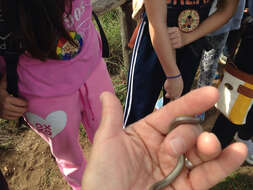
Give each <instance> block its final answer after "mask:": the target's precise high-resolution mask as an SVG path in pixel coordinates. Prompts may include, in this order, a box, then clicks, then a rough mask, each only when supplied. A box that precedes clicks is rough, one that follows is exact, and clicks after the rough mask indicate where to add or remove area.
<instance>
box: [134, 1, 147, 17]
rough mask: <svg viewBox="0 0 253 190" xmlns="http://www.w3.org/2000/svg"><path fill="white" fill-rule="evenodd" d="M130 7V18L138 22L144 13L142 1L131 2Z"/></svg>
mask: <svg viewBox="0 0 253 190" xmlns="http://www.w3.org/2000/svg"><path fill="white" fill-rule="evenodd" d="M132 6H133V13H132V18H133V19H135V20H139V19H140V18H141V14H142V13H143V12H144V0H133V4H132Z"/></svg>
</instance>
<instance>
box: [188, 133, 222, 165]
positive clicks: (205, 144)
mask: <svg viewBox="0 0 253 190" xmlns="http://www.w3.org/2000/svg"><path fill="white" fill-rule="evenodd" d="M221 151H222V149H221V145H220V142H219V140H218V138H217V137H216V136H215V135H214V134H213V133H208V132H204V133H202V134H201V135H200V136H199V138H198V140H197V143H196V147H195V148H194V149H192V150H191V151H189V152H187V154H186V156H187V158H188V160H189V161H191V163H192V164H193V165H194V166H197V165H199V164H201V163H203V162H207V161H209V160H212V159H214V158H216V157H217V156H218V155H219V154H220V153H221Z"/></svg>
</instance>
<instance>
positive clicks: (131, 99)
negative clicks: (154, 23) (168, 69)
mask: <svg viewBox="0 0 253 190" xmlns="http://www.w3.org/2000/svg"><path fill="white" fill-rule="evenodd" d="M165 79H166V78H165V74H164V72H163V69H162V67H161V65H160V63H159V60H158V58H157V56H156V54H155V51H154V49H153V47H152V43H151V40H150V36H149V32H148V23H147V21H146V20H144V22H143V23H142V24H141V26H140V29H139V33H138V36H137V41H136V43H135V47H134V51H133V55H132V61H131V65H130V69H129V74H128V92H127V99H126V105H125V112H124V121H125V123H124V125H125V126H127V125H129V124H131V123H133V122H135V121H138V120H139V119H141V118H143V117H145V116H146V115H148V114H149V113H151V112H152V111H153V109H154V106H155V103H156V101H157V98H158V96H159V93H160V91H161V89H162V86H163V84H164V82H165Z"/></svg>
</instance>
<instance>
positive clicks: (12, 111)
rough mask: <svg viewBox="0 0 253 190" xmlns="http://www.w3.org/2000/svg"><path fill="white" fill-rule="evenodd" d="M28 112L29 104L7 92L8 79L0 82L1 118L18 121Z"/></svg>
mask: <svg viewBox="0 0 253 190" xmlns="http://www.w3.org/2000/svg"><path fill="white" fill-rule="evenodd" d="M26 110H27V102H26V101H25V100H23V99H21V98H16V97H13V96H11V95H10V94H8V92H7V90H6V78H5V77H3V79H2V80H1V81H0V118H2V119H6V120H16V119H18V118H19V117H21V116H22V115H23V114H24V112H26Z"/></svg>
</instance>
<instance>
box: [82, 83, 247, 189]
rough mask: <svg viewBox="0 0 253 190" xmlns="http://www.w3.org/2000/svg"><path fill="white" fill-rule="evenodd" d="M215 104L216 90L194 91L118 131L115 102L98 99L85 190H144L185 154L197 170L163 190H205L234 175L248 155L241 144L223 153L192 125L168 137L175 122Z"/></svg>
mask: <svg viewBox="0 0 253 190" xmlns="http://www.w3.org/2000/svg"><path fill="white" fill-rule="evenodd" d="M217 99H218V93H217V90H216V89H215V88H212V87H206V88H202V89H198V90H195V91H192V92H191V93H189V94H187V95H185V96H183V97H182V98H180V99H177V100H175V101H173V102H171V103H169V104H167V105H166V106H164V107H163V108H161V109H160V110H158V111H156V112H154V113H152V114H150V115H148V116H147V117H145V118H144V119H142V120H140V121H138V122H136V123H134V124H132V125H130V126H128V128H126V129H122V128H121V127H122V125H123V122H122V118H123V116H122V109H121V106H120V102H119V100H118V99H117V98H116V97H115V96H113V95H112V94H109V93H104V94H103V95H102V96H101V100H102V104H103V111H102V120H101V124H100V127H99V129H98V131H97V133H96V136H95V140H94V145H93V148H92V151H91V155H90V158H89V162H88V165H87V168H86V171H85V174H84V178H83V189H85V190H97V189H100V190H108V189H110V190H148V189H149V187H150V186H151V185H152V184H153V183H155V182H157V181H159V180H161V179H163V178H164V177H165V176H167V175H168V174H169V173H170V171H171V170H172V169H173V168H174V167H175V165H176V162H177V158H178V156H179V155H181V154H183V153H186V156H187V158H188V159H189V160H190V161H191V162H192V163H193V165H194V166H195V167H194V168H193V169H192V170H188V169H186V168H184V170H183V171H182V173H181V174H180V175H179V176H178V177H177V178H176V180H175V181H174V182H173V183H172V184H171V185H170V186H169V187H167V188H166V189H168V190H169V189H174V190H182V189H185V190H193V189H194V190H205V189H209V188H210V187H212V186H214V185H215V184H216V183H218V182H219V181H220V180H222V179H223V178H224V177H226V176H227V175H229V174H230V173H231V172H233V171H234V170H235V169H237V168H238V167H239V166H240V165H241V164H242V162H243V161H244V159H245V157H246V155H247V148H246V146H245V145H243V144H241V143H236V144H233V145H230V146H229V147H228V148H226V149H225V150H224V151H222V150H221V147H220V144H219V141H218V140H217V138H216V137H215V135H213V134H210V133H207V132H204V133H202V134H200V133H201V130H200V129H199V128H197V127H196V126H193V125H182V126H179V127H177V128H176V129H174V130H173V131H171V132H170V133H169V134H168V131H169V127H168V126H169V124H170V123H171V122H172V121H173V120H174V119H175V118H176V117H178V116H183V115H187V116H193V115H196V114H199V113H202V112H204V111H205V110H207V109H209V108H210V107H211V106H213V104H214V103H215V102H216V101H217Z"/></svg>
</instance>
